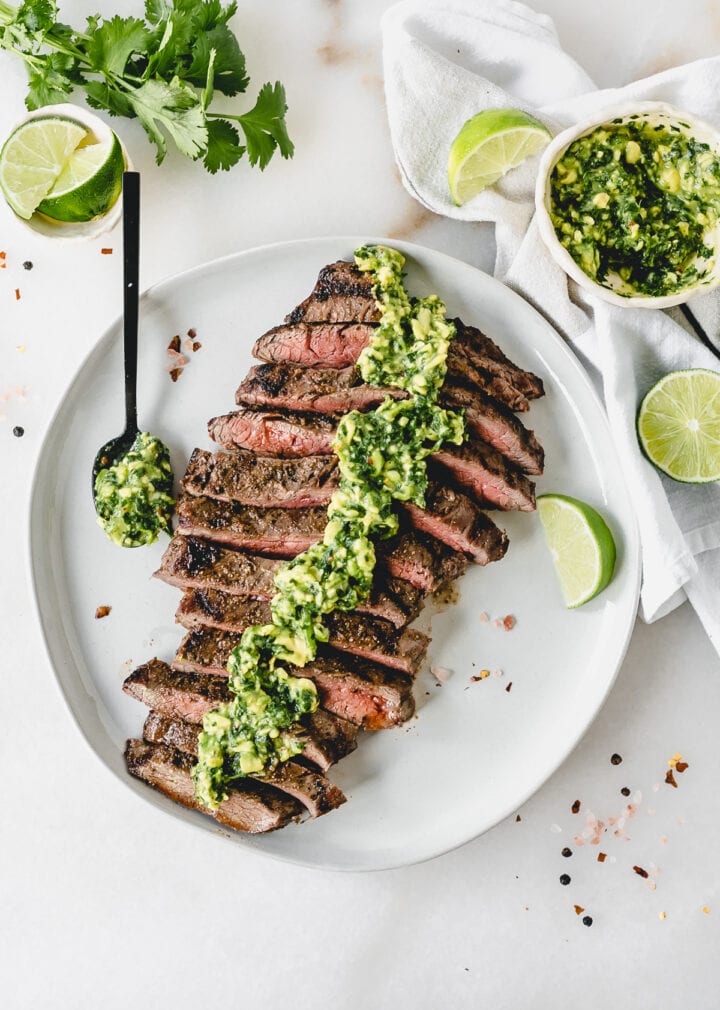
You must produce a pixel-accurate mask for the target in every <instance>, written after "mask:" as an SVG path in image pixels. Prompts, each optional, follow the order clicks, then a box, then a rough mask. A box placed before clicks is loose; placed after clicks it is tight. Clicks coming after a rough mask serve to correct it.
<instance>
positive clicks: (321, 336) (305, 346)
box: [253, 323, 375, 368]
mask: <svg viewBox="0 0 720 1010" xmlns="http://www.w3.org/2000/svg"><path fill="white" fill-rule="evenodd" d="M374 332H375V327H374V326H372V325H370V324H369V323H290V324H286V325H284V326H274V327H273V329H271V330H268V332H267V333H264V334H263V335H262V336H261V337H260V338H259V339H258V340H257V341H256V342H255V346H254V347H253V356H254V357H256V358H259V359H260V360H261V361H277V362H279V361H285V362H288V363H290V364H294V365H303V366H305V367H310V368H318V367H319V368H346V367H347V366H348V365H354V364H355V362H356V361H357V359H358V358H359V357H360V354H361V352H362V351H363V349H364V348H365V347H367V345H368V343H369V341H370V338H371V336H372V334H373V333H374Z"/></svg>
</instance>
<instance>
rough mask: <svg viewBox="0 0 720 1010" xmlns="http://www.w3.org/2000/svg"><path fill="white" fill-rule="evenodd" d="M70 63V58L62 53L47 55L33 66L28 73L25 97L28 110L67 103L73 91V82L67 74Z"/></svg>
mask: <svg viewBox="0 0 720 1010" xmlns="http://www.w3.org/2000/svg"><path fill="white" fill-rule="evenodd" d="M71 62H72V57H67V56H65V55H64V54H63V53H49V54H48V55H47V56H45V57H44V58H43V59H42V61H41V62H39V63H38V62H35V63H34V64H33V66H32V68H31V69H30V70H29V73H28V93H27V95H26V97H25V105H26V106H27V108H28V109H39V108H41V107H42V106H43V105H54V104H56V103H57V102H65V101H67V96H68V95H69V93H70V92H71V91H72V89H73V81H72V80H70V79H69V78H68V73H67V72H68V69H69V67H68V63H71Z"/></svg>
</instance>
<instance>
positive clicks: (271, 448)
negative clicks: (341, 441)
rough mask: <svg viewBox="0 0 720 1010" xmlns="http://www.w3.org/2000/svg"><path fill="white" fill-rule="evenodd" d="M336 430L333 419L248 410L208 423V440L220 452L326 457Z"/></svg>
mask: <svg viewBox="0 0 720 1010" xmlns="http://www.w3.org/2000/svg"><path fill="white" fill-rule="evenodd" d="M336 428H337V418H330V417H317V416H316V415H312V414H299V413H295V412H292V411H284V412H280V411H272V410H252V409H250V408H242V409H241V410H235V411H233V412H232V413H231V414H223V415H222V416H220V417H213V418H211V419H210V421H208V433H209V435H210V438H211V439H212V440H213V441H214V442H217V444H218V445H221V446H222V447H223V449H237V448H240V449H250V450H251V451H252V452H255V453H257V454H258V456H282V457H294V456H322V455H328V454H330V453H331V452H332V451H333V439H334V438H335V430H336Z"/></svg>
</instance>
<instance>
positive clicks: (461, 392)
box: [440, 377, 545, 474]
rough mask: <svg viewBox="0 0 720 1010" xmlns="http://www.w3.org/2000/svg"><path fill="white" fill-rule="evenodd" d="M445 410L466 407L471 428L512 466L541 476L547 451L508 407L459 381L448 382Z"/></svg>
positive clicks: (446, 384) (443, 402) (466, 417)
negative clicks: (446, 408)
mask: <svg viewBox="0 0 720 1010" xmlns="http://www.w3.org/2000/svg"><path fill="white" fill-rule="evenodd" d="M440 403H441V404H442V405H443V406H445V407H450V408H457V407H462V408H463V409H464V411H465V421H466V423H467V426H468V429H469V430H470V431H471V432H474V433H475V434H476V435H477V436H478V438H479V439H480V441H482V442H486V443H487V444H488V445H490V446H492V447H493V449H495V450H496V452H498V453H499V454H500V455H501V456H503V457H504V458H505V459H506V460H507V461H508V463H511V464H513V466H516V467H517V468H518V469H520V470H523V471H524V472H525V473H529V474H541V473H542V472H543V467H544V464H545V452H544V450H543V448H542V446H541V445H540V443H539V442H538V440H537V438H536V437H535V433H534V432H532V431H529V430H528V429H527V428H526V427H525V426H524V425H523V424H522V423H521V421H520V420H519V419H518V418H517V417H516V416H515V415H514V414H513V412H512V411H511V410H510V409H509V408H508V407H506V406H504V404H502V403H499V402H498V401H497V400H495V399H493V397H492V396H487V395H486V394H485V393H483V392H481V391H480V390H479V389H471V388H470V387H469V386H467V385H465V383H463V382H460V381H459V380H458V379H457V378H455V377H454V378H453V380H452V381H447V382H446V383H445V385H444V386H443V390H442V393H441V395H440Z"/></svg>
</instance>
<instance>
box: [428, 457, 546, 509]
mask: <svg viewBox="0 0 720 1010" xmlns="http://www.w3.org/2000/svg"><path fill="white" fill-rule="evenodd" d="M431 459H433V460H434V461H435V462H437V463H440V464H442V466H443V467H445V468H446V469H447V470H449V471H450V472H451V473H452V475H453V477H454V479H455V481H456V482H457V483H458V484H460V486H461V487H463V488H465V489H466V490H468V491H469V492H470V493H471V494H472V496H473V497H474V498H475V499H476V501H478V502H481V503H483V504H485V506H486V507H488V506H491V507H493V508H497V509H502V511H503V512H513V511H520V512H532V511H534V509H535V485H534V484H533V482H532V481H531V480H528V478H527V477H526V476H525V475H524V474H522V473H520V472H519V471H518V470H513V469H512V467H509V466H508V465H507V464H506V463H505V460H504V459H503V457H502V456H501V455H500V454H499V453H498V452H496V451H495V449H493V448H491V447H490V446H489V445H485V444H483V443H482V442H478V441H475V440H472V441H467V442H464V443H463V445H460V446H452V448H450V447H449V446H448V447H446V446H443V448H442V449H441V450H440V452H436V453H434V454H433V456H432V457H431Z"/></svg>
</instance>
